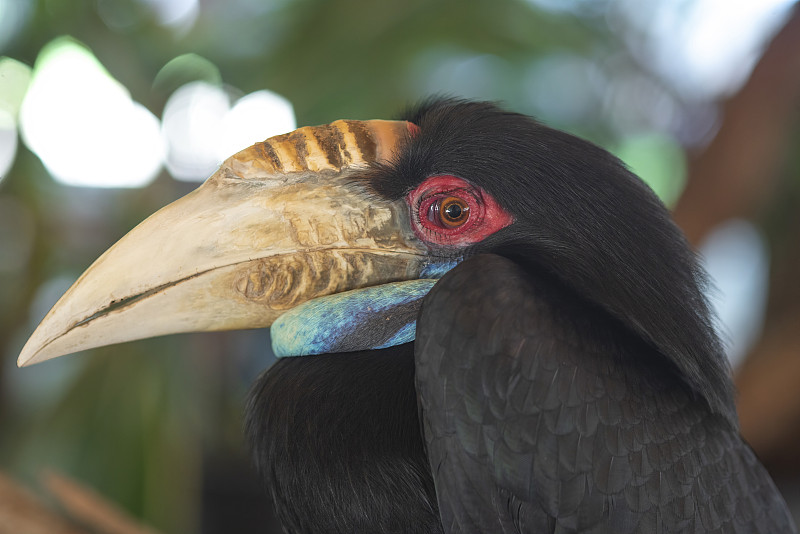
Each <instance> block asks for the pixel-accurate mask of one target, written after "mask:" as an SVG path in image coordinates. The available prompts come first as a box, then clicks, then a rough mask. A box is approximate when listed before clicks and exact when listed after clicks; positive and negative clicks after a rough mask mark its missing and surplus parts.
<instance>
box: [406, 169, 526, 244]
mask: <svg viewBox="0 0 800 534" xmlns="http://www.w3.org/2000/svg"><path fill="white" fill-rule="evenodd" d="M406 202H407V203H408V207H409V210H410V212H411V223H412V225H413V230H414V233H415V234H416V235H417V237H419V238H420V239H421V240H422V241H424V242H426V243H430V244H435V245H443V246H454V247H462V246H466V245H469V244H471V243H475V242H477V241H480V240H482V239H484V238H485V237H486V236H488V235H490V234H493V233H494V232H496V231H498V230H499V229H501V228H504V227H506V226H508V225H509V224H511V223H512V222H514V219H513V217H512V216H511V215H510V214H509V213H507V212H506V211H505V210H504V209H503V208H502V207H501V206H500V205H499V204H498V203H497V201H495V199H494V198H493V197H492V196H491V195H490V194H489V193H487V192H486V191H484V190H483V189H482V188H480V187H478V186H475V185H473V184H471V183H469V182H467V181H466V180H464V179H463V178H459V177H457V176H453V175H448V174H443V175H435V176H431V177H429V178H427V179H425V180H424V181H423V182H422V183H421V184H420V185H419V186H417V188H416V189H414V190H413V191H411V192H409V194H408V196H407V197H406Z"/></svg>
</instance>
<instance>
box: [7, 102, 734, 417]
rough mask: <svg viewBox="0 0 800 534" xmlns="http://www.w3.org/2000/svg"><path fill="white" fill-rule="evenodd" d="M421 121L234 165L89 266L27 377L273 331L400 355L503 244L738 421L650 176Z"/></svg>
mask: <svg viewBox="0 0 800 534" xmlns="http://www.w3.org/2000/svg"><path fill="white" fill-rule="evenodd" d="M404 118H405V119H406V120H403V121H377V120H375V121H336V122H334V123H332V124H329V125H324V126H317V127H306V128H300V129H299V130H296V131H294V132H292V133H289V134H285V135H280V136H277V137H273V138H271V139H268V140H266V141H264V142H261V143H257V144H255V145H253V146H251V147H250V148H247V149H245V150H243V151H241V152H239V153H238V154H235V155H234V156H232V157H231V158H229V159H228V160H226V161H225V162H224V163H223V164H222V165H221V167H220V168H219V170H218V171H217V172H216V173H214V174H213V175H212V176H211V177H210V178H209V179H208V180H207V181H206V182H205V183H204V184H203V185H202V186H200V187H199V188H198V189H197V190H195V191H193V192H192V193H190V194H188V195H187V196H185V197H183V198H181V199H179V200H177V201H175V202H173V203H172V204H170V205H168V206H166V207H164V208H163V209H161V210H160V211H158V212H156V213H155V214H154V215H152V216H151V217H149V218H148V219H146V220H145V221H144V222H142V223H141V224H140V225H138V226H137V227H136V228H134V229H133V230H132V231H131V232H130V233H128V234H127V235H126V236H125V237H123V238H122V239H121V240H120V241H119V242H118V243H117V244H115V245H114V246H112V247H111V248H110V249H109V250H108V251H107V252H105V253H104V254H103V255H102V256H101V257H100V258H99V259H98V260H97V261H96V262H95V263H94V264H93V265H92V266H90V267H89V269H87V271H86V272H85V273H84V274H83V275H82V276H81V277H80V278H79V279H78V280H77V281H76V282H75V284H74V285H73V286H72V287H71V288H70V289H69V290H68V291H67V293H66V294H65V295H64V296H63V297H62V298H61V300H59V301H58V303H57V304H56V305H55V306H54V307H53V309H52V310H51V311H50V312H49V313H48V314H47V316H46V317H45V318H44V320H43V321H42V322H41V324H40V325H39V327H38V328H37V329H36V331H35V332H34V333H33V335H32V336H31V338H30V339H29V340H28V342H27V344H26V345H25V347H24V348H23V350H22V353H21V354H20V356H19V361H18V363H19V365H20V366H24V365H29V364H32V363H37V362H40V361H43V360H47V359H50V358H53V357H56V356H59V355H62V354H67V353H71V352H76V351H79V350H83V349H88V348H92V347H97V346H102V345H108V344H113V343H120V342H124V341H130V340H134V339H141V338H145V337H152V336H157V335H163V334H170V333H177V332H190V331H211V330H230V329H243V328H258V327H267V326H270V325H272V334H273V345H274V348H275V351H276V353H277V354H278V355H279V356H281V355H299V354H316V353H325V352H341V351H347V350H360V349H369V348H379V347H384V346H391V345H394V344H399V343H403V342H407V341H411V340H413V339H414V320H415V314H416V309H417V308H418V306H419V302H420V300H421V299H422V297H424V295H425V294H426V292H427V291H428V290H429V289H430V288H431V287H432V285H433V284H434V283H435V281H436V279H437V278H439V277H441V276H442V275H443V274H444V273H445V272H446V271H447V270H448V269H450V268H452V267H453V266H454V265H456V264H457V263H458V262H459V261H461V260H463V259H464V258H467V257H469V256H471V255H475V254H478V253H481V252H493V253H496V254H500V255H504V256H506V257H509V258H511V259H513V260H515V261H518V262H520V263H523V264H535V265H538V266H539V267H541V268H543V269H545V270H546V271H548V272H550V273H552V274H553V275H554V276H555V277H557V278H558V279H560V280H561V281H563V282H564V283H565V285H566V286H567V287H569V288H571V289H572V290H574V291H575V292H576V293H577V294H579V295H580V296H581V297H582V298H584V299H585V300H586V302H587V304H589V305H592V306H597V307H599V308H600V309H603V310H605V311H606V312H608V313H610V314H611V315H612V316H614V317H615V318H616V319H617V320H618V321H620V323H621V324H622V325H624V326H625V327H627V328H629V329H630V330H632V331H633V332H635V333H636V334H638V335H639V336H641V337H642V338H643V339H644V340H645V341H646V342H648V343H650V344H651V345H653V346H654V347H655V348H657V349H658V351H659V352H660V353H661V354H662V355H663V356H664V357H665V358H666V359H667V360H668V361H669V362H670V363H671V365H672V366H673V367H674V369H675V371H676V372H677V373H678V374H679V375H680V376H681V377H682V378H683V379H684V380H685V381H686V382H687V383H688V384H689V385H690V386H691V387H692V388H694V389H695V390H696V391H697V392H698V393H699V394H700V395H701V397H703V398H705V399H706V400H707V402H708V403H709V405H710V406H711V408H712V409H713V410H714V411H716V412H718V413H721V414H725V415H726V416H727V417H729V418H730V419H731V420H733V419H735V416H733V415H731V413H732V412H731V405H732V391H731V387H730V385H729V380H727V368H726V365H725V363H724V359H723V358H722V356H721V351H720V347H719V344H718V341H717V339H716V337H715V335H714V333H713V328H711V326H710V325H709V323H708V316H709V314H708V310H707V305H706V302H705V300H704V298H703V295H702V291H701V290H702V284H703V277H702V273H701V272H700V270H699V268H698V267H697V263H696V260H695V258H694V256H693V254H692V253H691V252H690V251H689V249H688V247H687V246H686V243H685V240H684V238H683V236H682V235H681V233H680V231H679V230H678V229H677V228H676V227H675V225H674V224H673V223H672V222H671V220H670V217H669V214H668V212H667V211H666V210H665V209H664V207H663V205H662V204H661V203H660V202H659V201H658V199H657V198H656V197H655V195H653V193H652V192H651V191H650V190H649V189H648V188H647V187H646V186H645V185H644V184H643V183H642V182H641V181H640V180H639V179H638V178H637V177H636V176H635V175H633V174H632V173H631V172H629V171H628V170H627V169H626V168H625V167H624V165H622V164H621V163H620V162H619V161H618V160H617V159H616V158H614V157H613V156H611V155H610V154H608V153H607V152H606V151H604V150H602V149H600V148H598V147H596V146H595V145H593V144H591V143H589V142H586V141H583V140H581V139H578V138H576V137H573V136H571V135H569V134H566V133H564V132H560V131H557V130H553V129H551V128H548V127H546V126H544V125H542V124H540V123H538V122H536V121H534V120H533V119H531V118H529V117H526V116H523V115H519V114H516V113H510V112H506V111H503V110H500V109H498V108H497V107H495V106H493V105H491V104H487V103H474V102H465V101H456V100H432V101H429V102H426V103H424V104H422V105H421V106H419V107H417V108H415V109H413V110H411V111H410V112H408V113H407V114H406V116H405V117H404ZM376 317H378V319H376Z"/></svg>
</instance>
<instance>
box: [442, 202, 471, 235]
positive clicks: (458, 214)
mask: <svg viewBox="0 0 800 534" xmlns="http://www.w3.org/2000/svg"><path fill="white" fill-rule="evenodd" d="M468 218H469V204H467V203H466V202H464V200H462V199H460V198H458V197H447V198H445V199H443V200H442V201H441V202H440V204H439V220H440V221H441V222H442V224H443V225H444V226H447V227H449V228H456V227H458V226H461V225H462V224H464V223H465V222H467V219H468Z"/></svg>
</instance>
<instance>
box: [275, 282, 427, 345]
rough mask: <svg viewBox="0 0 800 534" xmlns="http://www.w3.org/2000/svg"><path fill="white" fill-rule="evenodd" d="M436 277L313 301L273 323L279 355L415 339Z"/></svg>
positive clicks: (360, 290)
mask: <svg viewBox="0 0 800 534" xmlns="http://www.w3.org/2000/svg"><path fill="white" fill-rule="evenodd" d="M436 282H437V280H434V279H424V280H409V281H406V282H395V283H391V284H383V285H380V286H374V287H367V288H364V289H354V290H352V291H345V292H343V293H337V294H335V295H329V296H327V297H319V298H316V299H313V300H309V301H308V302H305V303H303V304H301V305H300V306H297V307H296V308H293V309H291V310H289V311H288V312H286V313H284V314H283V315H281V316H280V317H278V319H277V320H276V321H275V322H274V323H273V324H272V328H271V329H270V334H271V337H272V350H273V352H274V353H275V356H278V357H284V356H307V355H311V354H328V353H333V352H350V351H355V350H372V349H382V348H386V347H392V346H394V345H400V344H402V343H408V342H409V341H414V338H415V336H416V330H417V328H416V326H417V313H418V312H419V307H420V305H421V304H422V299H423V298H424V297H425V295H427V294H428V291H430V290H431V288H432V287H433V285H434V284H435V283H436Z"/></svg>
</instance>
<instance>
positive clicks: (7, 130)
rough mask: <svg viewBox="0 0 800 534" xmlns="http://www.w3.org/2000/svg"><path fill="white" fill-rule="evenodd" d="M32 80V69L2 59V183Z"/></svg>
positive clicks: (15, 151) (0, 114)
mask: <svg viewBox="0 0 800 534" xmlns="http://www.w3.org/2000/svg"><path fill="white" fill-rule="evenodd" d="M1 1H2V0H0V2H1ZM30 79H31V69H30V67H28V66H27V65H24V64H22V63H20V62H19V61H15V60H13V59H11V58H7V57H4V58H0V181H2V180H3V178H4V177H5V176H6V174H7V173H8V171H9V169H11V165H12V164H13V163H14V157H15V156H16V154H17V144H18V142H17V114H18V113H19V108H20V105H22V99H23V98H24V96H25V91H26V90H27V89H28V84H29V83H30Z"/></svg>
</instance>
